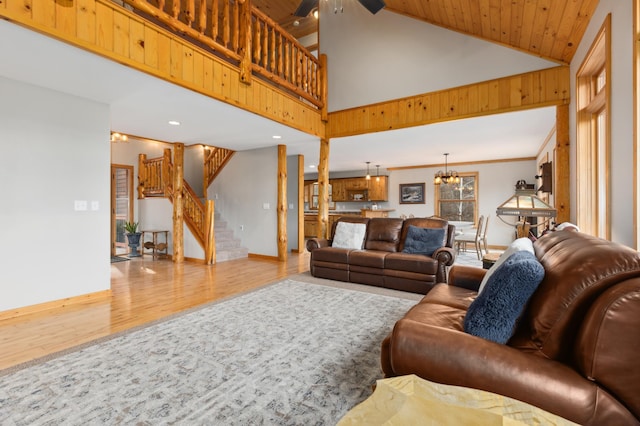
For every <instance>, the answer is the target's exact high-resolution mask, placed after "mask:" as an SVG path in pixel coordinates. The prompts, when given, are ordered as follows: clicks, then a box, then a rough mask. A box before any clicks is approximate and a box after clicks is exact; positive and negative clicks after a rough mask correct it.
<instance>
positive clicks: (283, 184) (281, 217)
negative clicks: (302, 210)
mask: <svg viewBox="0 0 640 426" xmlns="http://www.w3.org/2000/svg"><path fill="white" fill-rule="evenodd" d="M278 260H280V261H281V262H284V261H285V260H287V147H286V145H278Z"/></svg>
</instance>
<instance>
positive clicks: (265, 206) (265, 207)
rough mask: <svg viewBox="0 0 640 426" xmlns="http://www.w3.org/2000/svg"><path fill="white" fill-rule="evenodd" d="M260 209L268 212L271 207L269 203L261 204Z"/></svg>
mask: <svg viewBox="0 0 640 426" xmlns="http://www.w3.org/2000/svg"><path fill="white" fill-rule="evenodd" d="M262 208H263V209H264V210H269V209H270V208H271V206H270V205H269V203H262Z"/></svg>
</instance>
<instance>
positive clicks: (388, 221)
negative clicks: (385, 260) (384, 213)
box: [364, 217, 404, 252]
mask: <svg viewBox="0 0 640 426" xmlns="http://www.w3.org/2000/svg"><path fill="white" fill-rule="evenodd" d="M403 222H404V221H403V220H402V219H400V218H388V217H387V218H373V219H371V220H369V224H368V225H367V239H366V241H365V243H364V248H365V249H367V250H381V251H388V252H397V251H398V244H399V242H400V232H401V230H402V224H403Z"/></svg>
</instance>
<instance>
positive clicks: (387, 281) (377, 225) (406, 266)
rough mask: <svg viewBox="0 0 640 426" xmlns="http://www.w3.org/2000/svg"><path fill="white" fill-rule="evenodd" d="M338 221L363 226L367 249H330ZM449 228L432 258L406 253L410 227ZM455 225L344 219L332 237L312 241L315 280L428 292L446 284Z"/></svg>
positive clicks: (429, 220)
mask: <svg viewBox="0 0 640 426" xmlns="http://www.w3.org/2000/svg"><path fill="white" fill-rule="evenodd" d="M339 222H349V223H364V224H366V225H367V231H366V235H365V240H364V247H363V248H362V249H347V248H338V247H331V243H332V240H333V238H334V236H335V231H336V227H337V225H338V223H339ZM410 225H413V226H416V227H418V228H431V229H437V228H440V229H444V230H445V232H444V235H445V237H444V240H443V244H442V247H441V248H439V249H437V250H436V251H435V252H434V253H433V254H432V255H431V256H426V255H422V254H413V253H403V252H402V251H403V249H404V248H405V244H404V243H405V239H406V236H407V232H408V229H409V226H410ZM454 238H455V226H453V225H450V224H449V223H448V222H447V221H446V220H442V219H438V218H409V219H400V218H371V219H369V218H364V217H349V216H345V217H341V218H340V219H338V220H337V221H336V222H335V223H334V225H333V227H332V230H331V239H321V238H312V239H310V240H308V241H307V250H309V252H311V260H310V271H311V275H313V276H314V277H320V278H328V279H332V280H339V281H348V282H354V283H360V284H369V285H374V286H379V287H386V288H392V289H396V290H404V291H410V292H414V293H421V294H425V293H427V292H428V291H429V290H430V289H431V288H432V287H433V286H434V285H435V284H436V283H437V282H446V281H447V271H446V267H447V266H450V265H452V264H453V262H454V260H455V251H454V249H453V243H454Z"/></svg>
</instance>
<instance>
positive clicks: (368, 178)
mask: <svg viewBox="0 0 640 426" xmlns="http://www.w3.org/2000/svg"><path fill="white" fill-rule="evenodd" d="M370 163H371V161H367V176H365V179H366V180H371V173H369V164H370Z"/></svg>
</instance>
